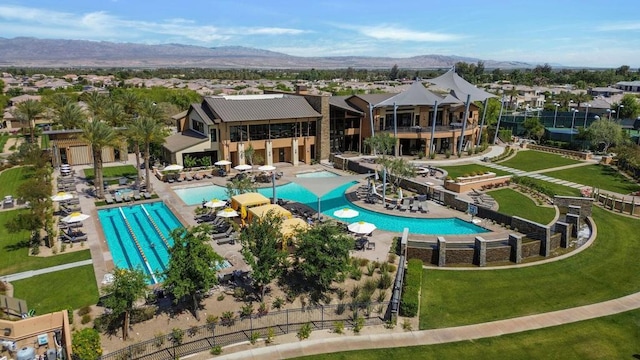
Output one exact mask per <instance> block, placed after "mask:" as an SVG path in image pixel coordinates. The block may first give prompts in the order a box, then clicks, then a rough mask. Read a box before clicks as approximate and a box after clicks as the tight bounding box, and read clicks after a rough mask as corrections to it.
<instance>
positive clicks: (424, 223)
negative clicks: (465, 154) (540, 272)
mask: <svg viewBox="0 0 640 360" xmlns="http://www.w3.org/2000/svg"><path fill="white" fill-rule="evenodd" d="M352 185H353V183H348V184H344V185H342V186H340V187H337V188H335V189H333V190H332V191H331V192H329V193H328V194H326V195H325V196H323V197H322V198H321V204H320V206H321V208H322V209H321V210H322V213H323V214H324V215H328V216H333V212H334V211H336V210H339V209H344V208H345V207H350V208H353V209H355V210H357V211H358V212H359V213H360V214H359V215H358V216H356V217H355V218H350V219H346V221H348V222H350V223H351V222H356V221H366V222H370V223H373V224H375V225H376V227H377V228H378V229H382V230H387V231H393V232H402V231H403V230H404V228H409V232H411V233H414V234H430V235H466V234H477V233H483V232H487V231H488V230H486V229H484V228H482V227H480V226H477V225H475V224H472V223H468V222H466V221H463V220H460V219H457V218H448V219H424V218H412V217H404V216H393V215H388V214H383V213H377V212H375V211H371V210H368V209H365V208H361V207H359V206H357V205H354V204H353V203H351V202H350V201H349V200H347V198H346V197H345V196H344V192H345V191H346V190H347V189H348V188H349V187H351V186H352ZM276 191H277V195H278V198H279V199H286V200H291V201H297V202H300V203H303V204H305V205H307V206H309V207H311V208H313V209H315V210H316V211H317V210H318V198H317V197H316V196H315V195H314V194H313V193H311V192H310V191H309V190H307V189H305V188H304V187H302V186H300V185H298V184H295V183H288V184H286V185H281V186H278V187H277V189H276ZM175 192H176V193H177V194H178V196H179V197H180V198H181V199H182V200H183V201H184V202H185V203H186V204H187V205H198V204H200V203H202V200H203V199H214V198H215V199H222V200H224V199H228V197H227V191H226V188H224V187H222V186H217V185H207V186H199V187H192V188H186V189H177V190H175ZM258 192H259V193H261V194H262V195H265V196H266V197H272V196H273V191H272V189H271V188H270V187H268V188H260V189H258Z"/></svg>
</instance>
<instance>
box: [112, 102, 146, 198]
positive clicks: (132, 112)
mask: <svg viewBox="0 0 640 360" xmlns="http://www.w3.org/2000/svg"><path fill="white" fill-rule="evenodd" d="M114 100H115V101H116V102H117V103H118V104H120V106H122V110H123V111H124V114H125V117H124V126H125V127H126V128H127V129H128V130H127V131H126V132H127V138H128V139H129V140H130V141H131V144H132V145H133V153H134V154H135V155H136V169H137V171H136V173H137V174H138V175H137V176H136V187H139V186H140V139H139V137H138V136H137V135H136V134H135V132H133V131H132V130H131V129H132V128H133V126H134V125H133V123H134V122H135V121H137V119H138V117H139V116H140V98H138V96H137V95H136V94H135V93H133V92H131V91H125V92H122V93H120V94H118V96H117V97H116V98H115V99H114Z"/></svg>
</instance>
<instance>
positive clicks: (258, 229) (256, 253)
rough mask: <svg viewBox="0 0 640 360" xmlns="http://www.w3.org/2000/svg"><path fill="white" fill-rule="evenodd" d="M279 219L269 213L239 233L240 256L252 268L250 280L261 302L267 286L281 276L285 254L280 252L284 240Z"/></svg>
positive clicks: (280, 218) (255, 219)
mask: <svg viewBox="0 0 640 360" xmlns="http://www.w3.org/2000/svg"><path fill="white" fill-rule="evenodd" d="M281 226H282V217H280V216H279V215H277V214H276V213H274V212H273V211H269V212H268V213H267V214H266V215H265V216H263V217H262V218H260V219H257V218H256V217H254V218H253V221H252V222H251V223H250V224H249V225H248V226H247V227H246V228H245V229H244V230H243V231H242V232H241V233H240V242H241V243H242V256H243V257H244V260H245V262H246V263H247V264H248V265H249V266H251V277H252V278H253V282H254V284H255V286H256V287H257V289H258V291H259V294H260V295H259V296H260V301H262V300H264V292H265V289H266V286H267V285H268V284H269V283H270V282H271V281H272V280H273V279H275V278H276V277H278V276H279V275H280V274H281V273H282V267H281V265H282V262H283V261H284V259H285V258H286V256H287V253H286V252H285V251H283V250H281V249H282V244H283V243H284V241H285V239H284V237H283V235H282V232H281V231H280V228H281Z"/></svg>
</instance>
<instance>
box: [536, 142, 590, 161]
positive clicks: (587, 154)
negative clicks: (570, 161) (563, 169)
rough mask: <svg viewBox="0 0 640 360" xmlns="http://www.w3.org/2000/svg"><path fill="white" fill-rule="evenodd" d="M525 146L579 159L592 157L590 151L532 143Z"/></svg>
mask: <svg viewBox="0 0 640 360" xmlns="http://www.w3.org/2000/svg"><path fill="white" fill-rule="evenodd" d="M525 147H526V148H528V149H531V150H538V151H544V152H549V153H552V154H559V155H565V156H571V157H575V158H579V159H581V160H590V159H591V158H592V157H593V154H592V153H591V152H582V151H573V150H565V149H558V148H554V147H548V146H542V145H533V144H527V145H526V146H525Z"/></svg>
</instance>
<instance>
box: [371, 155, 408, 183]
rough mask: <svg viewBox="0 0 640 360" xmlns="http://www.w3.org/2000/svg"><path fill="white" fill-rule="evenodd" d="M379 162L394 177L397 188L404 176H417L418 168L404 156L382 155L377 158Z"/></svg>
mask: <svg viewBox="0 0 640 360" xmlns="http://www.w3.org/2000/svg"><path fill="white" fill-rule="evenodd" d="M377 163H378V164H381V165H382V167H383V168H384V169H386V172H387V174H388V175H390V176H391V179H393V185H394V187H395V188H396V189H397V188H398V187H399V186H400V181H402V178H405V177H415V176H416V168H415V167H414V166H413V165H411V163H409V162H408V161H407V160H406V159H404V158H388V157H382V158H378V159H377Z"/></svg>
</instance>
